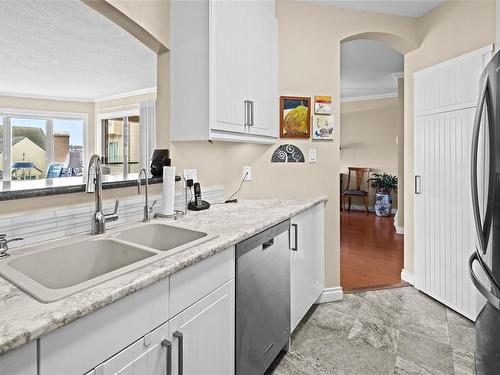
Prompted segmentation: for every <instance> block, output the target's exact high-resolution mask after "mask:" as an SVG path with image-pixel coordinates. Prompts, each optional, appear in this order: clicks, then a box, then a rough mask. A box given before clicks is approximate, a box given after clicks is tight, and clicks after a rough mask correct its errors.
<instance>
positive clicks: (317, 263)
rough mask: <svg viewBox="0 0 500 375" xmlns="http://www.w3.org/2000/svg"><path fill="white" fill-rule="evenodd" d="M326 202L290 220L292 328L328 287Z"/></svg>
mask: <svg viewBox="0 0 500 375" xmlns="http://www.w3.org/2000/svg"><path fill="white" fill-rule="evenodd" d="M324 217H325V205H324V203H320V204H317V205H316V206H314V207H312V208H311V209H309V210H307V211H305V212H302V213H301V214H299V215H297V216H295V217H293V218H292V220H291V228H290V247H291V249H292V251H291V261H290V267H291V269H290V276H291V280H290V292H291V308H290V310H291V325H292V326H291V329H292V331H293V330H294V329H295V327H297V325H298V324H299V322H300V321H301V319H302V318H303V317H304V315H305V314H306V313H307V311H308V310H309V309H310V308H311V306H312V305H313V304H314V303H315V302H316V300H317V299H318V297H320V296H321V294H322V292H323V290H324V287H325V281H324V280H325V270H324V264H325V262H324V257H325V242H324V237H325V228H324Z"/></svg>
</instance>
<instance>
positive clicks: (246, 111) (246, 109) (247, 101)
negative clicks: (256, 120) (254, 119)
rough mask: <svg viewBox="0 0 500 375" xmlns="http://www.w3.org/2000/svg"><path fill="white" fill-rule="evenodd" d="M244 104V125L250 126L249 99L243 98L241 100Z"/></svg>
mask: <svg viewBox="0 0 500 375" xmlns="http://www.w3.org/2000/svg"><path fill="white" fill-rule="evenodd" d="M243 104H244V106H245V127H246V126H250V100H245V101H244V102H243Z"/></svg>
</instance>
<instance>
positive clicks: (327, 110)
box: [314, 96, 332, 115]
mask: <svg viewBox="0 0 500 375" xmlns="http://www.w3.org/2000/svg"><path fill="white" fill-rule="evenodd" d="M314 114H315V115H331V114H332V97H331V96H315V97H314Z"/></svg>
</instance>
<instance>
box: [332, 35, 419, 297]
mask: <svg viewBox="0 0 500 375" xmlns="http://www.w3.org/2000/svg"><path fill="white" fill-rule="evenodd" d="M410 49H411V46H409V45H408V44H407V43H405V40H404V39H402V38H400V37H397V36H394V35H391V34H385V33H361V34H357V35H355V36H351V37H348V38H345V39H344V40H342V42H341V48H340V60H341V64H340V65H341V76H340V82H341V87H340V92H341V96H340V97H341V104H340V145H341V150H340V171H339V172H340V176H341V177H340V179H341V192H343V194H341V199H342V202H341V205H342V206H345V208H344V209H343V211H342V212H341V214H340V215H341V216H340V223H341V229H340V232H341V243H340V265H341V267H340V268H341V270H340V276H341V286H342V288H343V290H344V291H345V292H349V291H359V290H367V289H378V288H385V287H395V286H400V285H405V284H403V283H401V276H400V275H401V270H402V269H403V267H404V264H403V263H404V262H403V260H404V248H403V235H402V233H401V232H402V230H401V229H402V227H403V220H402V219H403V215H401V212H402V211H403V207H404V200H403V196H404V192H403V181H404V159H403V154H404V139H403V110H404V101H403V100H404V99H403V70H404V56H403V54H402V53H401V52H408V51H409V50H410ZM353 168H354V169H353ZM355 168H366V171H359V170H356V169H355ZM368 170H369V171H368ZM381 174H388V175H390V176H394V177H396V178H398V181H399V183H398V184H397V185H396V186H395V188H394V190H393V191H392V192H391V194H390V197H392V201H393V202H392V210H390V211H389V212H388V215H389V216H387V217H380V216H377V215H376V214H375V213H374V211H375V207H374V206H375V201H376V199H375V192H376V190H377V189H376V188H375V187H372V186H371V182H370V181H368V180H369V179H370V178H374V177H376V176H377V175H381ZM397 191H399V194H398V193H397ZM357 194H359V195H357ZM362 194H366V195H367V198H366V200H365V197H364V196H362ZM382 198H383V197H382ZM351 201H352V205H351ZM348 202H349V203H348ZM344 203H345V205H344ZM347 208H348V209H347ZM400 209H401V211H399V210H400ZM365 210H366V211H369V212H368V213H366V211H365Z"/></svg>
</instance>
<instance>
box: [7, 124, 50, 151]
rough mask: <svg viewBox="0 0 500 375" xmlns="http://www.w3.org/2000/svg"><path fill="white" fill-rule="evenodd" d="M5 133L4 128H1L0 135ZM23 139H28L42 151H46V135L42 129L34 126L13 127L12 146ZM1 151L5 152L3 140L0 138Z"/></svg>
mask: <svg viewBox="0 0 500 375" xmlns="http://www.w3.org/2000/svg"><path fill="white" fill-rule="evenodd" d="M2 133H3V126H0V134H2ZM23 138H28V139H29V140H30V141H31V142H33V143H34V144H36V145H37V146H38V147H40V148H41V149H42V150H45V139H46V136H45V133H44V132H43V130H42V129H40V128H37V127H34V126H13V127H12V145H15V144H16V143H18V142H20V141H21V140H22V139H23ZM0 147H1V148H0V149H2V150H3V138H0Z"/></svg>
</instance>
